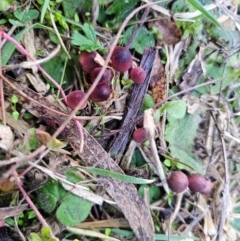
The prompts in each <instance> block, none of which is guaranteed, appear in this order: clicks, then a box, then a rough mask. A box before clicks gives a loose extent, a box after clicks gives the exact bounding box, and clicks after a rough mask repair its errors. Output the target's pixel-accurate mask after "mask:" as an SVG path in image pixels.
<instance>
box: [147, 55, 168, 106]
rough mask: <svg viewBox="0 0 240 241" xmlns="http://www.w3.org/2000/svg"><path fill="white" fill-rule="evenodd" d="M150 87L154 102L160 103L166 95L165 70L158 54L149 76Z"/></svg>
mask: <svg viewBox="0 0 240 241" xmlns="http://www.w3.org/2000/svg"><path fill="white" fill-rule="evenodd" d="M150 88H151V90H152V97H153V99H154V101H155V103H160V102H162V101H163V100H164V99H165V98H166V97H167V83H166V77H165V70H164V66H163V65H162V63H161V60H160V57H159V55H156V58H155V61H154V64H153V68H152V72H151V77H150Z"/></svg>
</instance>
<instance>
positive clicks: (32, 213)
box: [28, 211, 36, 219]
mask: <svg viewBox="0 0 240 241" xmlns="http://www.w3.org/2000/svg"><path fill="white" fill-rule="evenodd" d="M35 217H36V214H35V212H34V211H30V212H28V219H32V218H35Z"/></svg>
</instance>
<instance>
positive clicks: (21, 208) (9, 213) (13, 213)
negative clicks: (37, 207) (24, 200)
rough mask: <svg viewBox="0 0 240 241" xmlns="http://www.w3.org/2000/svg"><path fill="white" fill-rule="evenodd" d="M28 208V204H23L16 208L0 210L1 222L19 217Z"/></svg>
mask: <svg viewBox="0 0 240 241" xmlns="http://www.w3.org/2000/svg"><path fill="white" fill-rule="evenodd" d="M27 207H28V205H27V204H23V205H19V206H16V207H7V208H0V220H3V219H5V218H7V217H13V216H17V215H19V214H21V213H22V212H23V211H24V210H25V209H27Z"/></svg>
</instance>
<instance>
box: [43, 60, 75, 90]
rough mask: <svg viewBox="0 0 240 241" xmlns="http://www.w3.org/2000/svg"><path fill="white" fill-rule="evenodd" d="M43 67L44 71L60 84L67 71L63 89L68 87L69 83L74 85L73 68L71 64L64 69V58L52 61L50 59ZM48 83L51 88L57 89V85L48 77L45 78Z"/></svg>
mask: <svg viewBox="0 0 240 241" xmlns="http://www.w3.org/2000/svg"><path fill="white" fill-rule="evenodd" d="M42 67H43V68H44V70H45V71H46V72H47V73H48V74H49V75H50V76H52V77H53V78H54V79H55V80H56V81H57V82H58V83H60V82H61V78H62V74H63V71H64V70H65V73H64V82H63V88H64V86H66V85H67V86H68V85H69V83H72V81H73V80H72V72H71V70H72V68H71V67H72V66H71V65H70V62H69V64H68V65H67V68H66V69H64V59H63V58H62V56H56V57H54V58H52V59H50V60H49V61H48V62H46V63H43V64H42ZM44 78H45V79H46V80H47V82H48V83H49V84H50V85H51V87H53V88H55V85H54V84H53V83H52V82H51V81H50V80H49V79H48V78H46V77H44Z"/></svg>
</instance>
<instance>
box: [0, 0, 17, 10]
mask: <svg viewBox="0 0 240 241" xmlns="http://www.w3.org/2000/svg"><path fill="white" fill-rule="evenodd" d="M13 1H14V0H1V1H0V11H3V12H4V11H7V10H8V8H10V7H11V5H12V4H13Z"/></svg>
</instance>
